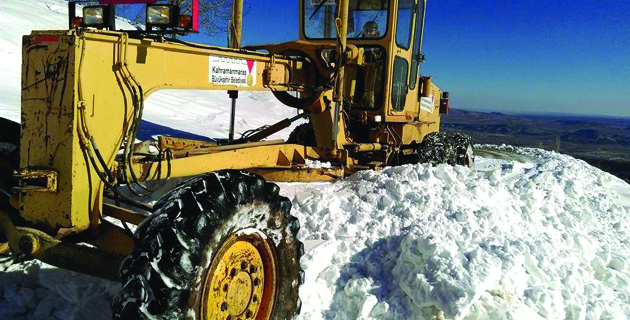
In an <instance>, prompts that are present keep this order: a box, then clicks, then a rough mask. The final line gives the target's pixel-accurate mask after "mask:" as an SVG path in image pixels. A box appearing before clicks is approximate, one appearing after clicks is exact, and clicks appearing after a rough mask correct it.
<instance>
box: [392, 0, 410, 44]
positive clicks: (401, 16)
mask: <svg viewBox="0 0 630 320" xmlns="http://www.w3.org/2000/svg"><path fill="white" fill-rule="evenodd" d="M414 11H415V3H414V1H413V0H400V2H399V3H398V20H397V22H396V44H397V45H398V46H399V47H401V48H403V49H409V43H410V42H411V28H412V25H411V24H412V22H413V14H414Z"/></svg>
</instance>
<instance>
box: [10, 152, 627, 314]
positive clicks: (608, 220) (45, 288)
mask: <svg viewBox="0 0 630 320" xmlns="http://www.w3.org/2000/svg"><path fill="white" fill-rule="evenodd" d="M504 149H505V148H504ZM512 151H513V152H517V153H519V156H520V157H521V158H528V159H530V160H529V161H528V162H517V161H512V160H496V159H484V158H481V157H476V159H475V160H476V166H475V169H474V170H469V169H468V168H464V167H460V166H456V167H451V166H444V165H440V166H437V167H432V166H425V165H407V166H401V167H393V168H387V169H385V170H382V171H378V172H377V171H364V172H360V173H358V174H356V175H354V176H352V177H351V178H349V179H347V180H345V181H339V182H335V183H332V184H330V183H282V184H280V185H281V192H282V193H283V194H284V195H286V196H288V197H290V198H291V199H292V201H293V210H292V213H293V214H294V215H296V216H297V217H298V218H299V220H300V222H301V224H302V229H301V231H300V233H299V234H298V237H299V238H300V240H302V241H304V242H305V246H306V249H307V253H306V255H305V256H304V257H303V259H302V261H301V264H302V267H303V268H304V270H305V272H306V283H305V284H304V285H303V286H302V287H301V288H300V296H301V299H302V301H303V302H304V303H303V305H302V313H301V315H300V316H299V319H434V318H436V319H442V318H444V319H467V320H468V319H625V318H627V317H628V316H630V301H629V299H630V223H629V222H628V221H630V186H629V185H628V184H626V183H625V182H623V181H621V180H619V179H617V178H615V177H613V176H611V175H609V174H607V173H605V172H602V171H600V170H598V169H596V168H593V167H591V166H589V165H588V164H586V163H585V162H583V161H580V160H575V159H573V158H571V157H569V156H564V155H559V154H556V153H550V152H546V151H539V150H535V149H512ZM2 265H3V266H4V268H6V267H9V269H8V270H7V271H5V272H4V273H0V297H2V300H0V310H1V311H2V314H3V318H7V319H12V318H20V317H25V318H29V319H30V318H37V316H40V315H47V316H48V317H49V318H58V319H74V318H82V317H83V315H82V312H88V313H90V314H95V315H96V314H98V315H101V316H102V317H103V318H107V317H108V316H109V310H108V308H107V306H106V303H105V302H103V303H102V304H96V305H95V304H94V303H93V301H99V300H102V301H107V302H108V301H111V299H112V296H113V294H115V292H116V291H117V289H118V288H119V285H118V284H113V283H111V282H107V281H101V280H97V279H91V278H89V277H85V276H80V275H77V274H76V273H73V272H70V271H64V270H59V269H55V268H52V267H49V266H46V265H45V264H42V263H40V262H27V263H22V264H15V265H11V264H9V263H3V264H0V266H2ZM86 287H87V288H90V289H89V290H85V288H86ZM84 291H89V296H90V297H92V298H93V299H92V300H91V302H89V303H88V302H87V301H88V300H87V298H85V297H83V296H81V297H80V298H77V296H75V293H76V292H84ZM44 318H45V317H44Z"/></svg>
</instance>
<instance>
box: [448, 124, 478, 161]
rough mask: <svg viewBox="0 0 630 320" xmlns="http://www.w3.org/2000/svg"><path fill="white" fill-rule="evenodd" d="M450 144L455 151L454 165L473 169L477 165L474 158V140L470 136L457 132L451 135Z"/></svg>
mask: <svg viewBox="0 0 630 320" xmlns="http://www.w3.org/2000/svg"><path fill="white" fill-rule="evenodd" d="M449 140H450V144H451V146H452V147H453V149H454V156H455V159H454V163H453V164H458V165H462V166H467V167H469V168H472V167H473V165H474V164H475V159H474V156H473V144H472V138H471V137H470V136H469V135H465V134H463V133H459V132H455V133H452V134H451V135H449Z"/></svg>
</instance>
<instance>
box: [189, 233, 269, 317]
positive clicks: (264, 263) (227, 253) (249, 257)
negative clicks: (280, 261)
mask: <svg viewBox="0 0 630 320" xmlns="http://www.w3.org/2000/svg"><path fill="white" fill-rule="evenodd" d="M276 270H277V268H276V264H275V258H274V256H273V251H272V249H271V246H270V245H269V243H268V240H265V239H263V238H262V237H260V236H259V235H257V234H251V235H246V236H240V237H236V236H234V235H233V236H231V237H229V238H228V239H227V240H226V241H224V243H223V244H222V245H221V247H220V248H219V250H218V251H217V254H216V255H215V256H214V258H213V260H212V263H211V267H210V269H209V271H208V273H207V275H206V279H205V283H204V287H203V298H202V299H203V300H202V305H201V313H202V314H201V319H212V320H214V319H221V320H246V319H269V318H270V316H271V311H272V308H273V303H274V302H275V285H276V278H277V277H276Z"/></svg>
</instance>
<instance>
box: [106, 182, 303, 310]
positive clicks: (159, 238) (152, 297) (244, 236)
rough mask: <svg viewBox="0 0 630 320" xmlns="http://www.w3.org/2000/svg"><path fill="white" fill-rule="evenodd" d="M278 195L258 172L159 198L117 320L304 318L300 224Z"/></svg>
mask: <svg viewBox="0 0 630 320" xmlns="http://www.w3.org/2000/svg"><path fill="white" fill-rule="evenodd" d="M278 191H279V187H278V186H277V185H275V184H273V183H268V182H265V180H264V179H263V178H262V177H260V176H258V175H255V174H252V173H247V172H243V171H238V170H225V171H219V172H215V173H209V174H205V175H202V176H198V177H195V178H192V179H189V180H187V181H185V182H183V183H182V184H180V185H179V186H178V187H177V188H175V189H173V190H172V191H171V192H169V193H168V194H166V195H165V196H164V197H162V198H161V199H160V200H159V201H158V202H157V203H156V204H155V206H154V207H155V208H156V209H157V210H156V211H155V213H153V214H152V215H151V216H150V217H149V218H147V219H146V220H145V221H144V222H143V223H142V224H140V225H139V226H138V229H137V230H136V232H135V234H134V243H135V248H134V250H133V251H132V252H131V253H130V254H129V256H128V257H127V258H125V260H123V262H122V264H121V267H120V270H119V274H118V275H119V277H120V280H121V282H122V284H123V288H122V290H121V292H120V293H119V294H118V296H117V297H116V298H115V300H114V302H113V305H112V311H113V317H114V318H115V319H180V318H191V319H204V318H208V319H212V318H221V319H239V318H241V319H246V318H251V319H290V318H293V317H294V316H295V315H297V314H299V310H300V306H301V303H300V301H299V297H298V289H299V286H300V285H301V284H302V283H303V282H304V272H303V270H302V269H301V268H300V264H299V261H300V258H301V256H302V255H303V253H304V248H303V245H302V243H301V242H300V241H298V240H297V238H296V234H297V232H298V230H299V228H300V224H299V221H298V220H297V218H295V217H293V216H292V215H290V213H289V211H290V209H291V203H290V201H289V200H288V199H287V198H285V197H282V196H280V195H279V194H278ZM263 247H264V248H266V249H264V248H263ZM241 248H245V249H241ZM252 248H255V249H252ZM239 250H240V251H239ZM247 250H249V251H247ZM239 259H240V260H239ZM241 260H242V261H241ZM232 265H233V266H232ZM261 288H262V289H261ZM217 299H218V300H217Z"/></svg>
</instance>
